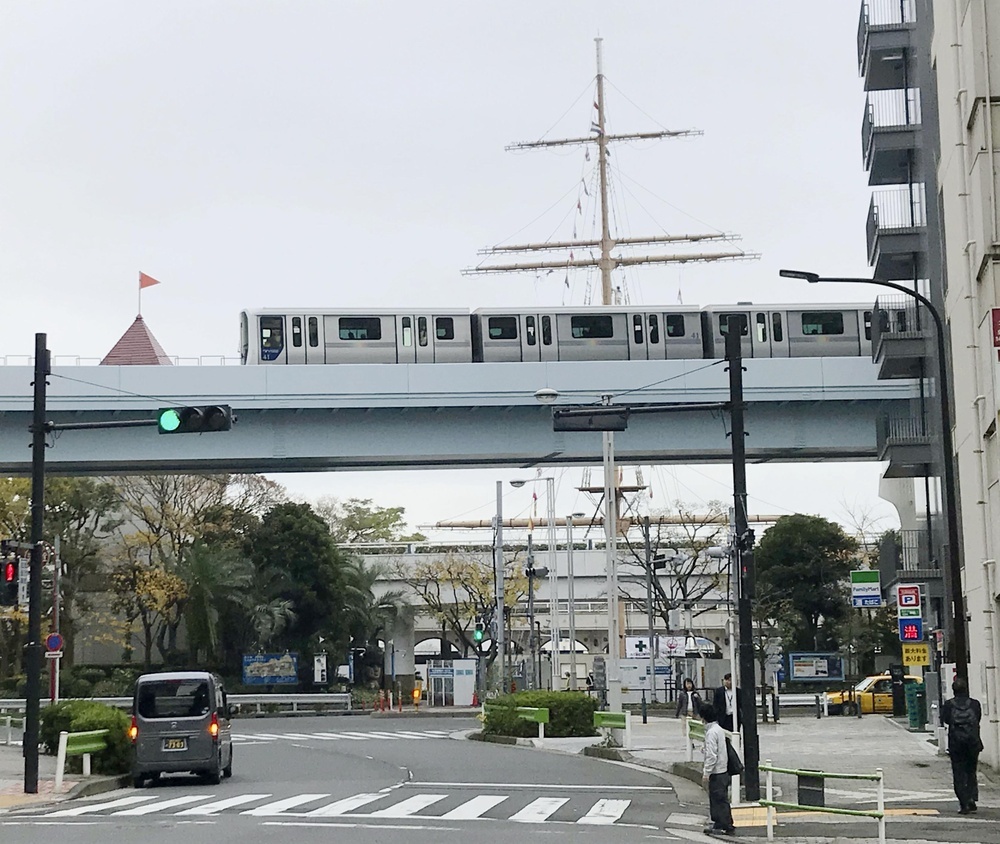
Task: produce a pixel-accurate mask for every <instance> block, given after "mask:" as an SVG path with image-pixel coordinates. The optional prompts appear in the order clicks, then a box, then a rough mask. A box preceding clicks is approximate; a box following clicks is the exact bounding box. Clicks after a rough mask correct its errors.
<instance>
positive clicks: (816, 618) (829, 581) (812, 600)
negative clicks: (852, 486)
mask: <svg viewBox="0 0 1000 844" xmlns="http://www.w3.org/2000/svg"><path fill="white" fill-rule="evenodd" d="M856 548H857V542H856V541H855V540H854V539H853V538H852V537H850V536H848V535H847V534H846V533H844V530H843V529H842V528H841V527H840V525H838V524H836V523H834V522H831V521H828V520H827V519H824V518H822V517H820V516H805V515H802V514H795V515H793V516H782V517H781V518H780V519H778V521H777V522H775V523H774V525H772V526H771V527H770V528H769V529H768V530H767V532H766V533H765V534H764V535H763V537H761V540H760V543H759V544H758V546H757V550H756V553H755V559H756V562H757V579H758V583H759V584H760V587H761V588H768V587H771V588H773V590H774V592H775V594H777V595H780V596H782V597H783V598H784V599H785V600H787V601H788V603H789V605H790V607H791V614H790V616H789V621H790V622H791V628H792V629H791V630H790V631H789V633H790V639H791V641H789V642H787V643H786V650H788V649H791V650H807V651H811V650H823V649H834V650H835V649H836V648H837V644H838V643H837V641H836V628H835V625H836V623H837V622H838V621H839V620H840V619H843V618H844V617H845V616H846V614H847V610H848V608H849V607H850V599H849V593H848V581H849V579H850V571H851V566H852V560H853V559H854V553H855V550H856Z"/></svg>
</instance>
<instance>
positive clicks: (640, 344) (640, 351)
mask: <svg viewBox="0 0 1000 844" xmlns="http://www.w3.org/2000/svg"><path fill="white" fill-rule="evenodd" d="M648 317H649V318H651V319H654V320H655V319H656V314H649V315H648ZM646 320H647V314H644V313H630V314H628V359H629V360H648V359H649V358H650V348H649V347H650V345H651V343H652V337H651V336H650V335H649V334H647V333H646ZM657 334H659V331H657ZM657 341H659V337H657ZM659 357H661V358H662V357H663V355H662V354H660V355H659Z"/></svg>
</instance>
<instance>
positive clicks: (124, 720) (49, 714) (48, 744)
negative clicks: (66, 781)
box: [39, 700, 132, 774]
mask: <svg viewBox="0 0 1000 844" xmlns="http://www.w3.org/2000/svg"><path fill="white" fill-rule="evenodd" d="M128 728H129V717H128V716H127V715H126V714H125V713H124V712H122V711H121V710H119V709H115V708H114V707H111V706H105V705H104V704H103V703H95V702H94V701H92V700H67V701H62V702H60V703H54V704H52V705H51V706H47V707H45V709H43V710H42V714H41V724H40V726H39V738H40V739H41V741H42V743H43V744H44V746H45V752H46V753H48V754H49V755H50V756H54V755H55V754H56V753H57V752H58V750H59V733H60V732H62V731H66V732H68V733H82V732H85V731H87V730H108V735H107V736H105V743H106V745H107V746H106V748H105V749H104V750H102V751H101V752H100V753H95V754H93V756H92V763H93V767H92V770H93V771H94V773H97V774H125V773H128V771H129V769H130V767H131V764H132V743H131V742H130V741H129V738H128ZM82 764H83V760H82V757H76V756H74V757H71V759H70V768H71V770H74V771H79V770H80V769H81V766H82Z"/></svg>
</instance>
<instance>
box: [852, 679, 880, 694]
mask: <svg viewBox="0 0 1000 844" xmlns="http://www.w3.org/2000/svg"><path fill="white" fill-rule="evenodd" d="M879 679H880V678H879V677H865V679H864V680H862V681H861V682H860V683H858V684H857V685H856V686H855V687H854V691H856V692H864V691H867V690H868V688H869V687H871V686H874V685H875V683H876V681H877V680H879Z"/></svg>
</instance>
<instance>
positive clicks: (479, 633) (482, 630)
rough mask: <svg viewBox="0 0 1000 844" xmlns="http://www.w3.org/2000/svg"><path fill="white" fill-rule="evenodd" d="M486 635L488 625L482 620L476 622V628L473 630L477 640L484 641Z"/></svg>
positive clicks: (474, 637) (474, 638) (473, 635)
mask: <svg viewBox="0 0 1000 844" xmlns="http://www.w3.org/2000/svg"><path fill="white" fill-rule="evenodd" d="M485 635H486V625H485V624H483V623H482V622H481V621H477V622H476V629H475V630H474V631H473V632H472V638H473V640H474V641H476V642H481V641H483V637H484V636H485Z"/></svg>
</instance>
